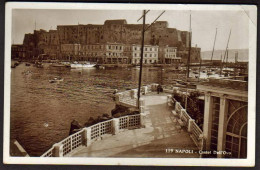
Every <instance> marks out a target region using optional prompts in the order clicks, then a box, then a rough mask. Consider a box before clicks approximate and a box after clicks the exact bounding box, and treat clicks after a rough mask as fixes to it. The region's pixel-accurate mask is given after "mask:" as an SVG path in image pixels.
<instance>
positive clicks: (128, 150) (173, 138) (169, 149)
mask: <svg viewBox="0 0 260 170" xmlns="http://www.w3.org/2000/svg"><path fill="white" fill-rule="evenodd" d="M167 95H168V94H167V93H162V94H159V95H158V94H156V93H155V92H154V93H150V94H148V95H146V96H142V99H144V101H145V104H146V108H145V112H144V113H145V120H144V125H145V128H138V129H133V130H126V131H124V132H122V133H119V134H117V135H112V136H108V137H106V139H104V140H99V141H96V142H94V143H93V144H92V145H91V146H90V147H82V148H80V149H79V150H78V151H77V152H74V153H73V154H71V155H69V156H72V157H173V158H174V157H177V158H178V157H179V158H180V157H186V158H187V157H190V158H197V157H199V154H198V152H197V153H195V151H198V148H197V146H196V145H195V144H194V142H193V141H192V139H191V138H190V133H189V132H188V131H187V130H186V129H185V128H184V127H181V126H180V125H179V123H178V121H177V118H176V117H175V116H174V115H173V114H172V112H171V110H170V109H169V107H168V105H167ZM182 150H185V151H186V152H187V151H189V150H190V151H191V152H192V151H193V153H190V154H187V153H185V152H184V151H183V153H181V151H182ZM178 151H180V152H178Z"/></svg>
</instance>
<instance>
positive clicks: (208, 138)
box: [197, 79, 248, 158]
mask: <svg viewBox="0 0 260 170" xmlns="http://www.w3.org/2000/svg"><path fill="white" fill-rule="evenodd" d="M197 89H198V90H200V91H202V92H204V94H205V105H204V106H205V107H204V123H203V137H204V138H205V142H206V148H204V149H205V150H206V151H211V156H212V157H218V158H223V157H226V158H246V157H247V117H248V112H247V107H248V90H247V89H248V82H246V81H240V80H230V79H209V82H204V83H201V84H200V85H198V86H197ZM224 151H225V152H226V153H223V152H224ZM217 152H218V153H219V154H217Z"/></svg>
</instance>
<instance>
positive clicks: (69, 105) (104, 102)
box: [10, 63, 183, 156]
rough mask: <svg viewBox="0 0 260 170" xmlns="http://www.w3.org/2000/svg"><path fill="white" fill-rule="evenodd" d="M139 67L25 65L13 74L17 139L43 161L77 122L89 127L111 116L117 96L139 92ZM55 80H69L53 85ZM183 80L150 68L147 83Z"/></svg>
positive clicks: (14, 134) (146, 71) (145, 72)
mask: <svg viewBox="0 0 260 170" xmlns="http://www.w3.org/2000/svg"><path fill="white" fill-rule="evenodd" d="M139 71H140V69H139V68H134V67H132V68H109V69H96V68H90V69H83V70H82V69H70V68H57V67H51V66H50V64H47V63H45V64H44V67H43V68H37V67H34V66H32V65H30V66H25V63H21V64H20V65H19V66H17V67H16V68H13V69H12V70H11V115H10V117H11V120H10V126H11V133H10V135H11V139H16V140H17V141H18V142H19V143H20V144H21V145H22V146H23V147H24V148H25V150H26V151H27V152H28V153H29V155H30V156H40V155H41V154H43V153H44V152H45V151H47V150H48V149H49V148H50V147H51V146H52V145H53V144H54V143H57V142H59V141H61V140H62V139H64V138H66V137H67V136H68V134H69V129H70V123H71V121H72V120H73V119H75V120H77V121H78V122H79V123H81V124H82V125H84V123H85V122H87V120H88V119H89V118H90V117H93V118H96V117H97V116H99V115H102V114H104V113H107V114H110V113H111V110H112V109H113V108H114V107H115V104H114V101H113V97H112V96H113V92H114V90H115V89H118V90H119V91H123V90H126V89H130V88H137V86H138V78H139ZM54 77H61V78H63V81H61V82H56V83H50V82H49V80H50V79H53V78H54ZM181 77H183V75H179V74H176V73H174V72H170V71H169V72H167V71H165V70H164V71H162V70H161V68H152V69H151V68H150V67H147V68H144V69H143V84H150V83H162V81H163V84H171V83H172V82H173V80H175V79H180V78H181Z"/></svg>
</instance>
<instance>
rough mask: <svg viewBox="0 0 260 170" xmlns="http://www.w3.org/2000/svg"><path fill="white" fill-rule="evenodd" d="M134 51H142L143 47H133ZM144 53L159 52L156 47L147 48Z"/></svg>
mask: <svg viewBox="0 0 260 170" xmlns="http://www.w3.org/2000/svg"><path fill="white" fill-rule="evenodd" d="M133 49H134V50H135V51H139V50H141V47H133ZM144 51H158V48H154V47H145V48H144Z"/></svg>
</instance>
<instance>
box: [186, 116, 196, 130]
mask: <svg viewBox="0 0 260 170" xmlns="http://www.w3.org/2000/svg"><path fill="white" fill-rule="evenodd" d="M194 122H195V120H194V119H189V124H188V132H191V129H192V125H193V123H194Z"/></svg>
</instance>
